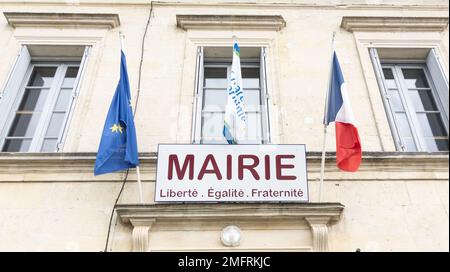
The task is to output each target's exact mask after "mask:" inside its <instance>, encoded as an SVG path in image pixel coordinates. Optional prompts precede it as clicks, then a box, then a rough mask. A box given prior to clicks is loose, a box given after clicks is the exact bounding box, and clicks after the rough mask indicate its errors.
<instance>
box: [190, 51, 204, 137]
mask: <svg viewBox="0 0 450 272" xmlns="http://www.w3.org/2000/svg"><path fill="white" fill-rule="evenodd" d="M203 74H204V63H203V47H202V46H199V47H198V48H197V63H196V68H195V90H194V99H193V102H192V106H193V110H192V136H191V138H192V143H194V144H199V143H200V142H201V133H202V97H203Z"/></svg>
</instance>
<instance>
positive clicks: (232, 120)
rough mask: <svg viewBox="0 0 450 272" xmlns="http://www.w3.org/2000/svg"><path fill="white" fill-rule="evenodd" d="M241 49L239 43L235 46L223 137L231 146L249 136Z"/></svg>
mask: <svg viewBox="0 0 450 272" xmlns="http://www.w3.org/2000/svg"><path fill="white" fill-rule="evenodd" d="M240 52H241V51H240V49H239V45H238V44H237V42H236V41H235V42H234V45H233V63H232V65H231V77H230V82H229V83H228V88H227V92H228V100H227V106H226V109H225V117H224V124H223V136H224V137H225V139H226V140H227V142H228V143H229V144H237V143H238V141H240V140H243V139H245V137H246V134H247V117H246V114H245V107H244V87H243V86H242V75H241V60H240Z"/></svg>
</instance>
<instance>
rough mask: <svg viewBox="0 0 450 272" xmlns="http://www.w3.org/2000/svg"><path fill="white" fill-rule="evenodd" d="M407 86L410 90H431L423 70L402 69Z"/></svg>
mask: <svg viewBox="0 0 450 272" xmlns="http://www.w3.org/2000/svg"><path fill="white" fill-rule="evenodd" d="M402 73H403V77H404V78H405V84H406V87H407V88H408V89H410V88H429V85H428V82H427V78H426V77H425V73H424V72H423V69H409V68H408V69H402Z"/></svg>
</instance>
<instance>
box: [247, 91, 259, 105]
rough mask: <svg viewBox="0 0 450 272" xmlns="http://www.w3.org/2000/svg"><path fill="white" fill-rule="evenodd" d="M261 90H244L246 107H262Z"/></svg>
mask: <svg viewBox="0 0 450 272" xmlns="http://www.w3.org/2000/svg"><path fill="white" fill-rule="evenodd" d="M259 93H260V92H259V90H245V89H244V103H245V105H260V104H261V100H260V98H259Z"/></svg>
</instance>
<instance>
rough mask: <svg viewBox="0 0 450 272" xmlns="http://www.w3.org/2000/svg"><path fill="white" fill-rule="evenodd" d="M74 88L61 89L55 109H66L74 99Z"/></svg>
mask: <svg viewBox="0 0 450 272" xmlns="http://www.w3.org/2000/svg"><path fill="white" fill-rule="evenodd" d="M72 92H73V89H61V91H60V92H59V95H58V100H56V105H55V109H54V110H55V111H66V110H67V106H68V105H69V102H70V100H71V99H72Z"/></svg>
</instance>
